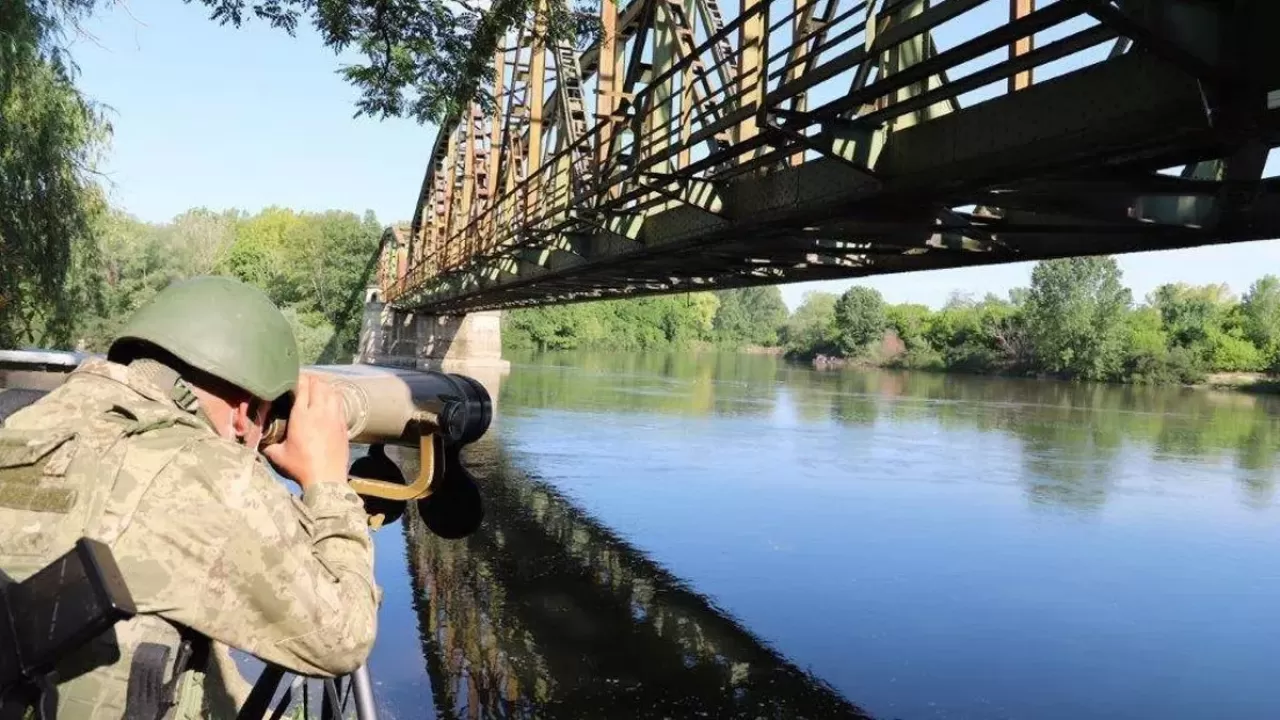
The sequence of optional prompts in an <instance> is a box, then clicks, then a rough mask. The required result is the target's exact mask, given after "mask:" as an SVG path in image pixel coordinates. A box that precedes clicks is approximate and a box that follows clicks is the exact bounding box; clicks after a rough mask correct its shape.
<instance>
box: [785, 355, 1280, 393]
mask: <svg viewBox="0 0 1280 720" xmlns="http://www.w3.org/2000/svg"><path fill="white" fill-rule="evenodd" d="M777 354H779V355H780V354H781V353H780V352H779V353H777ZM788 362H792V363H795V364H798V365H807V366H809V367H812V368H813V369H814V370H820V371H830V370H911V371H914V372H933V373H940V374H946V375H971V376H972V375H976V376H987V377H1018V378H1027V379H1043V380H1062V379H1063V378H1058V377H1053V376H1051V375H1026V374H1022V373H1010V372H1002V371H999V370H990V371H986V372H982V371H965V370H959V369H955V368H919V367H905V366H902V365H899V364H895V363H894V362H892V361H889V362H877V361H875V360H874V359H852V358H845V357H839V356H828V355H816V356H814V357H813V358H811V359H809V360H801V359H798V358H790V359H788ZM1104 384H1107V385H1117V386H1123V385H1135V384H1140V383H1125V382H1118V381H1112V382H1107V383H1104ZM1142 384H1147V385H1157V386H1161V387H1185V388H1195V389H1201V390H1219V391H1235V392H1243V393H1253V394H1265V395H1280V376H1277V375H1268V374H1266V373H1258V372H1216V373H1206V374H1205V376H1204V379H1203V380H1201V381H1200V382H1195V383H1173V382H1165V383H1142Z"/></svg>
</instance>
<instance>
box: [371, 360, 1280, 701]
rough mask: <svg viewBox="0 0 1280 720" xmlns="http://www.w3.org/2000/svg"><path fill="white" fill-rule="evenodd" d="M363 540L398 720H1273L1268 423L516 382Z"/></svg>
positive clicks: (1080, 408)
mask: <svg viewBox="0 0 1280 720" xmlns="http://www.w3.org/2000/svg"><path fill="white" fill-rule="evenodd" d="M512 361H513V367H512V370H511V372H510V374H509V375H507V376H506V377H505V378H504V379H503V382H502V385H501V389H500V391H499V395H498V417H497V419H496V420H495V422H494V424H493V426H492V429H491V430H490V432H489V434H488V436H486V438H485V439H483V440H482V441H480V442H479V443H477V444H475V445H473V446H472V447H471V448H470V449H469V450H468V453H467V458H468V462H469V465H470V467H471V468H472V470H473V472H474V473H475V475H476V476H477V477H478V478H479V481H480V483H481V486H482V488H483V491H484V493H485V497H486V502H487V511H486V512H487V515H486V518H485V522H484V525H483V527H482V529H481V531H479V532H478V533H477V534H475V535H474V536H472V537H470V538H468V539H467V540H464V541H444V540H440V539H438V538H435V537H434V536H431V535H430V534H429V533H427V532H425V531H424V530H423V529H422V526H421V524H420V523H417V522H413V518H412V516H410V517H408V522H405V523H398V524H396V525H395V526H392V527H390V528H387V529H385V530H382V531H380V532H378V533H377V535H376V542H377V553H378V557H377V571H378V577H379V581H380V583H381V585H382V587H383V589H384V592H385V601H384V606H383V608H382V611H381V616H380V635H379V639H378V642H377V645H376V647H375V649H374V653H373V656H372V658H371V660H370V668H371V671H372V673H373V677H374V680H375V682H376V684H377V691H378V693H379V697H380V699H381V701H382V703H383V705H384V710H383V712H384V715H385V716H386V717H396V718H409V717H414V718H422V717H441V718H453V717H457V718H482V717H483V718H498V717H502V718H509V717H553V718H593V719H595V718H613V717H619V718H633V717H679V718H683V717H733V718H738V717H741V718H764V717H768V718H791V717H803V718H876V719H877V720H891V719H900V720H926V719H933V718H957V719H974V720H1005V719H1022V718H1027V719H1035V720H1059V719H1062V720H1066V719H1068V718H1070V719H1072V720H1078V719H1079V718H1100V719H1101V718H1107V719H1111V718H1116V719H1119V718H1126V719H1127V718H1161V719H1162V720H1177V719H1191V718H1196V719H1199V718H1232V720H1246V719H1250V718H1259V719H1261V718H1271V719H1274V718H1277V717H1280V689H1278V688H1280V686H1278V685H1277V678H1280V618H1278V617H1277V612H1278V608H1280V522H1278V521H1280V511H1278V510H1277V506H1276V479H1277V458H1278V456H1277V451H1280V398H1271V397H1263V396H1251V395H1246V394H1240V393H1212V392H1208V391H1199V390H1183V389H1169V388H1161V389H1154V388H1132V387H1129V388H1125V387H1106V386H1082V385H1070V384H1060V383H1054V382H1042V381H1029V380H1004V379H990V378H977V377H965V376H956V375H938V374H928V373H894V372H855V371H839V372H835V371H832V372H815V371H811V370H808V369H806V368H800V367H795V366H790V365H787V364H784V363H782V362H780V361H778V360H777V359H775V358H772V357H767V356H751V355H735V354H704V355H698V356H693V355H684V356H680V355H665V354H653V353H651V354H644V355H640V354H634V355H605V354H589V353H563V354H553V355H543V356H539V357H523V356H521V357H513V358H512Z"/></svg>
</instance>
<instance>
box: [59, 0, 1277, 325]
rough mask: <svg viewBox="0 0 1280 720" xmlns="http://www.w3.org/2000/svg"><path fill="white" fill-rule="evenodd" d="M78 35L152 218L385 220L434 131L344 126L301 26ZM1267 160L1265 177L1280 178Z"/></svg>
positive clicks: (1266, 246) (322, 63) (95, 27)
mask: <svg viewBox="0 0 1280 720" xmlns="http://www.w3.org/2000/svg"><path fill="white" fill-rule="evenodd" d="M85 31H86V32H87V33H88V34H89V35H90V36H91V37H84V38H82V39H80V40H79V41H77V42H76V44H75V46H74V53H75V57H76V60H77V61H78V62H79V64H80V67H81V71H82V75H81V78H80V86H81V87H82V88H83V89H84V90H85V92H86V93H87V94H89V95H90V96H91V97H92V98H94V99H95V100H97V101H99V102H101V103H103V104H105V105H108V106H110V107H111V108H112V114H111V119H112V123H113V126H114V130H115V134H114V140H113V143H112V147H111V150H110V156H109V158H108V160H107V165H106V170H107V172H108V173H109V175H110V179H111V183H112V188H111V197H112V199H113V201H114V202H115V203H116V204H117V205H118V206H120V207H123V208H124V209H126V210H128V211H129V212H131V213H133V214H134V215H136V216H138V217H140V218H142V219H144V220H149V221H164V220H168V219H169V218H171V217H173V216H174V215H177V214H178V213H180V212H182V211H183V210H186V209H188V208H190V207H200V206H203V207H209V208H212V209H223V208H231V207H239V208H244V209H248V210H251V211H253V210H257V209H260V208H262V207H266V206H271V205H281V206H288V207H292V208H296V209H301V210H325V209H330V208H333V209H344V210H350V211H353V212H357V213H360V212H363V211H364V210H366V209H371V210H373V211H374V212H375V213H377V216H378V219H379V220H380V221H381V222H383V223H384V224H389V223H392V222H397V221H402V220H407V219H409V218H410V217H411V216H412V213H413V205H414V202H415V200H416V197H417V192H418V188H419V185H420V183H421V182H422V175H423V171H424V170H425V168H426V162H427V155H428V153H429V152H430V149H431V143H432V141H433V139H434V136H435V128H434V127H430V126H419V125H417V124H416V123H413V122H411V121H405V120H386V121H378V120H375V119H371V118H360V119H354V118H353V117H352V115H353V114H354V112H355V105H354V103H355V100H356V98H357V93H356V91H355V90H354V89H352V88H351V87H349V86H348V85H347V84H346V83H345V82H344V81H343V80H342V78H341V77H339V76H338V75H337V69H338V67H339V64H340V58H338V57H337V56H335V55H334V54H333V52H331V51H329V50H327V49H326V48H324V47H323V46H322V44H321V43H320V42H319V40H318V39H317V37H316V36H315V35H314V34H313V33H312V32H311V31H310V30H309V28H302V29H300V30H299V33H298V37H297V38H290V37H289V36H288V35H286V34H284V33H283V32H280V31H275V30H271V29H270V28H268V27H266V26H265V25H263V24H262V23H259V22H257V21H251V22H249V23H247V24H246V26H245V27H243V28H241V29H239V30H236V29H234V28H230V27H222V26H219V25H217V24H216V23H213V22H211V21H209V20H208V19H207V13H206V10H205V9H204V7H203V6H202V5H200V4H199V3H197V4H194V5H189V4H187V3H184V2H178V0H144V1H142V2H136V3H130V4H127V5H117V6H115V7H113V8H112V9H110V10H108V11H104V12H102V13H101V14H100V15H99V16H97V17H96V18H94V19H93V20H92V21H91V22H90V23H88V24H87V25H86V26H85ZM1278 171H1280V159H1278V155H1277V153H1274V152H1273V153H1272V156H1271V159H1270V161H1269V162H1268V167H1267V173H1266V174H1267V175H1276V174H1280V172H1278ZM1119 261H1120V264H1121V267H1122V268H1123V270H1124V275H1125V282H1126V284H1128V285H1129V287H1131V288H1133V290H1134V295H1135V297H1136V298H1142V297H1143V296H1144V295H1145V294H1146V293H1147V292H1149V291H1150V290H1151V289H1153V288H1154V287H1156V286H1157V285H1159V284H1161V283H1164V282H1177V281H1184V282H1191V283H1210V282H1226V283H1227V284H1229V285H1230V286H1231V288H1232V290H1233V291H1235V292H1236V293H1237V294H1239V293H1242V292H1244V291H1245V290H1246V289H1247V288H1248V286H1249V284H1250V283H1251V282H1253V280H1254V279H1255V278H1257V277H1258V276H1259V275H1261V274H1263V273H1267V272H1276V273H1280V241H1265V242H1256V243H1244V244H1235V245H1228V246H1221V247H1214V248H1198V249H1194V250H1184V251H1170V252H1163V253H1144V254H1133V255H1122V256H1120V258H1119ZM1030 267H1031V266H1030V264H1017V265H1003V266H995V267H987V268H969V269H959V270H940V271H932V272H922V273H911V274H905V275H896V276H884V277H879V278H867V279H864V280H858V281H856V282H857V284H862V285H867V286H870V287H874V288H877V289H878V290H880V291H881V292H882V293H883V294H884V296H885V299H886V300H888V301H889V302H895V303H896V302H921V303H925V304H928V305H932V306H938V305H940V304H941V303H943V302H945V301H946V299H947V296H948V295H949V294H950V293H951V292H952V291H962V292H972V293H976V294H979V295H980V294H982V293H984V292H986V291H988V290H989V291H993V292H996V293H999V294H1004V293H1006V292H1007V291H1008V289H1009V288H1012V287H1016V286H1019V285H1026V284H1027V282H1028V281H1029V277H1030ZM854 282H855V281H832V282H822V283H804V284H792V285H786V286H783V297H784V298H785V299H786V301H787V304H788V305H790V306H791V307H793V308H794V307H795V306H796V305H797V304H799V301H800V298H801V296H802V295H803V293H804V292H805V291H807V290H813V289H822V290H830V291H836V292H839V291H842V290H843V289H844V288H846V287H848V286H849V285H852V284H854Z"/></svg>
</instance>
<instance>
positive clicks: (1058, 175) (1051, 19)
mask: <svg viewBox="0 0 1280 720" xmlns="http://www.w3.org/2000/svg"><path fill="white" fill-rule="evenodd" d="M554 1H559V0H541V2H543V3H545V2H554ZM735 5H736V7H732V8H730V7H722V6H719V5H718V4H717V0H630V2H628V3H627V4H625V5H624V6H621V7H620V6H619V5H618V4H617V2H616V0H599V12H600V25H601V30H602V32H601V36H600V38H599V39H598V40H596V41H595V42H594V43H593V44H591V45H590V46H588V47H586V48H585V49H584V50H581V51H579V50H578V49H576V48H570V47H564V46H555V45H553V46H551V47H548V46H547V41H546V32H545V20H544V16H545V15H544V12H543V11H544V10H545V8H546V6H545V5H539V6H538V8H539V9H538V11H537V12H534V13H532V14H531V17H530V19H529V20H528V22H526V23H525V24H524V25H522V26H520V27H518V28H516V29H515V30H514V31H513V32H512V33H511V35H510V38H509V39H510V44H508V45H507V46H506V47H505V48H502V49H500V51H499V52H498V53H497V55H496V57H495V61H494V70H495V73H494V78H493V81H492V92H493V96H494V98H495V100H496V101H497V102H496V107H497V108H498V111H497V112H496V113H492V114H485V113H482V112H480V110H479V109H478V108H477V107H476V106H472V107H471V108H469V109H468V110H467V111H466V112H464V113H463V116H465V117H460V118H455V119H453V120H451V121H449V122H447V123H445V124H444V125H443V126H442V127H441V129H440V132H439V134H438V136H437V138H436V142H435V146H434V148H433V151H432V158H431V164H430V166H429V168H428V170H427V173H426V178H425V180H424V182H423V186H422V191H421V193H420V195H419V200H418V204H417V208H416V210H415V213H414V216H413V221H412V223H411V224H410V225H409V227H408V228H406V229H403V230H397V231H394V232H388V233H387V234H386V236H385V237H384V243H383V245H382V249H381V252H382V253H383V261H384V264H383V267H384V268H385V273H384V276H383V278H384V283H385V284H384V287H383V291H384V295H385V297H386V299H387V300H388V301H389V302H390V303H391V304H392V305H393V306H396V307H399V308H401V309H404V310H423V311H432V312H466V311H470V310H479V309H492V308H506V307H520V306H527V305H539V304H548V303H562V302H574V301H580V300H590V299H597V298H606V297H619V296H628V295H643V294H655V293H672V292H685V291H690V290H698V289H715V288H727V287H741V286H747V285H759V284H775V283H786V282H797V281H805V280H817V279H832V278H848V277H857V276H863V275H872V274H879V273H889V272H902V271H910V270H922V269H934V268H944V267H956V266H962V265H974V264H986V263H1001V262H1016V261H1023V260H1033V259H1040V258H1051V257H1062V256H1070V255H1088V254H1100V253H1122V252H1133V251H1141V250H1154V249H1164V248H1174V247H1187V246H1194V245H1202V244H1208V243H1218V242H1233V241H1240V240H1252V239H1264V238H1271V237H1280V192H1278V191H1280V179H1277V178H1264V177H1263V173H1264V164H1265V162H1266V159H1267V156H1268V153H1269V151H1270V149H1271V148H1272V147H1273V146H1275V145H1277V144H1280V139H1277V138H1278V135H1280V132H1278V131H1280V43H1276V42H1275V40H1274V36H1275V34H1276V31H1277V30H1280V3H1277V2H1274V0H1236V1H1235V2H1213V1H1211V0H1119V1H1118V2H1109V1H1108V0H1053V1H1051V2H1050V1H1046V0H941V1H936V0H935V1H932V2H931V1H929V0H860V1H856V2H855V1H854V0H738V2H737V3H735Z"/></svg>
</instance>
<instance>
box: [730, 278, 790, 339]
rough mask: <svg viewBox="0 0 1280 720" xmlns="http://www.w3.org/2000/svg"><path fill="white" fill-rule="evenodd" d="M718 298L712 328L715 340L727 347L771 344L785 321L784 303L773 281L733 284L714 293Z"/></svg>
mask: <svg viewBox="0 0 1280 720" xmlns="http://www.w3.org/2000/svg"><path fill="white" fill-rule="evenodd" d="M715 296H716V297H717V298H719V300H720V306H719V308H718V309H717V310H716V316H715V322H714V328H715V339H716V342H718V343H721V344H723V345H727V346H730V347H741V346H743V345H760V346H773V345H777V343H778V332H779V330H780V329H781V328H782V324H783V323H785V322H786V321H787V306H786V303H784V302H783V301H782V290H781V289H780V288H779V287H778V286H777V285H765V286H758V287H746V288H734V289H732V290H720V291H717V292H716V293H715Z"/></svg>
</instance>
